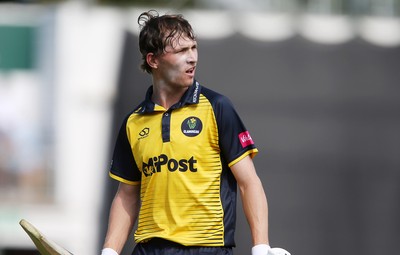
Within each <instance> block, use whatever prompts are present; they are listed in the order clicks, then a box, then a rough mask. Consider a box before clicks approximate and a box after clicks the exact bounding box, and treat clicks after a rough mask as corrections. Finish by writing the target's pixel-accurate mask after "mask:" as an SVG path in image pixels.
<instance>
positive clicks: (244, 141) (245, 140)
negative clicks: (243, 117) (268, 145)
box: [239, 131, 254, 148]
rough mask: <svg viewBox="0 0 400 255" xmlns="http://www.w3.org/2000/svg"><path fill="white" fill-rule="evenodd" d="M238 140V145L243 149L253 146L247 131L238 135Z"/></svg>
mask: <svg viewBox="0 0 400 255" xmlns="http://www.w3.org/2000/svg"><path fill="white" fill-rule="evenodd" d="M239 140H240V144H241V145H242V147H243V148H245V147H247V146H249V145H253V144H254V142H253V139H252V138H251V136H250V133H249V131H244V132H242V133H240V134H239Z"/></svg>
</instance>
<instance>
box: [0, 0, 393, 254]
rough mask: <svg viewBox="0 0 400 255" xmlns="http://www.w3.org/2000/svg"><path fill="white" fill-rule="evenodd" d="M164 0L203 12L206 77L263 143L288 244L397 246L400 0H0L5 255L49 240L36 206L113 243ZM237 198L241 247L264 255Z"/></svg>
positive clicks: (89, 248)
mask: <svg viewBox="0 0 400 255" xmlns="http://www.w3.org/2000/svg"><path fill="white" fill-rule="evenodd" d="M149 9H156V10H158V11H159V13H160V14H164V13H182V14H183V15H184V16H185V17H186V18H187V19H188V20H189V21H190V22H191V24H192V25H193V27H194V29H195V32H196V34H197V38H198V43H199V53H200V57H199V65H198V69H197V75H196V76H197V80H198V81H199V82H200V83H201V84H203V85H204V86H207V87H210V88H212V89H214V90H217V91H219V92H221V93H223V94H225V95H227V96H228V97H229V98H230V99H231V100H232V101H233V103H234V104H235V106H236V108H237V110H238V112H239V113H240V115H241V116H242V118H243V120H244V122H245V123H246V126H247V128H248V129H249V130H250V132H251V134H252V137H253V139H254V140H255V141H256V144H257V146H258V148H259V150H260V153H259V155H258V156H257V157H256V158H255V163H256V167H257V171H258V173H259V175H260V177H261V179H262V181H263V184H264V188H265V190H266V193H267V197H268V201H269V207H270V216H269V218H270V241H271V245H272V246H280V247H283V248H286V249H287V250H289V251H290V252H291V253H292V254H293V255H317V254H325V255H331V254H332V255H333V254H366V255H368V254H371V255H372V254H396V253H397V250H398V249H397V247H398V242H399V240H400V218H399V215H400V203H399V201H400V185H399V183H400V132H399V130H400V86H399V80H400V69H399V68H400V18H399V14H400V0H347V1H344V0H297V1H296V0H246V1H244V0H170V1H167V0H158V1H156V0H153V1H150V0H147V1H145V0H137V1H134V0H125V1H124V0H98V1H95V0H88V1H51V0H48V1H34V0H31V1H30V0H21V1H1V3H0V255H13V254H21V255H23V254H36V252H35V249H34V247H33V245H32V243H31V241H30V240H29V238H28V236H27V235H26V234H25V233H24V232H23V230H22V229H21V228H20V226H19V225H18V222H19V220H20V219H22V218H25V219H27V220H28V221H30V222H31V223H33V224H34V225H35V226H36V227H38V228H39V229H40V230H42V232H44V233H45V234H46V235H47V236H48V237H50V238H51V239H53V240H54V241H56V242H58V243H59V244H61V245H62V246H64V247H66V248H67V249H69V250H70V251H71V252H73V253H75V254H100V250H101V245H102V242H103V240H104V236H105V231H106V225H107V218H108V209H109V206H110V203H111V199H112V197H113V194H114V192H115V190H116V187H117V183H116V182H115V181H112V180H111V179H110V178H108V166H109V162H110V158H111V154H112V150H113V146H114V143H115V138H116V134H117V131H118V129H119V126H120V124H121V122H122V120H123V118H124V117H125V116H126V114H128V113H129V111H130V110H132V109H133V108H134V107H135V106H136V105H137V104H138V103H139V102H140V101H141V100H142V99H143V98H144V93H145V91H146V89H147V87H148V86H149V85H150V84H151V80H150V77H149V76H148V75H146V74H144V73H142V72H141V71H140V70H139V65H140V62H141V61H140V54H139V51H138V43H137V40H138V26H137V17H138V16H139V14H140V13H141V12H143V11H147V10H149ZM237 212H238V226H237V233H236V241H237V248H235V254H238V255H240V254H250V247H251V237H250V232H249V229H248V226H247V223H246V220H245V218H244V216H243V212H242V209H241V206H238V209H237ZM133 245H134V244H133V241H131V242H130V243H129V244H127V245H126V247H125V250H124V252H123V254H130V252H131V249H132V247H133Z"/></svg>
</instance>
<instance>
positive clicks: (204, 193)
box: [102, 11, 289, 255]
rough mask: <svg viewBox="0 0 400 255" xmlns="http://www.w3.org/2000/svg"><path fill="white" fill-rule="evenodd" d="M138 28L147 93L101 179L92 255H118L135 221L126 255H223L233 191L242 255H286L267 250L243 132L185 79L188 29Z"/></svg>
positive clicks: (180, 23)
mask: <svg viewBox="0 0 400 255" xmlns="http://www.w3.org/2000/svg"><path fill="white" fill-rule="evenodd" d="M138 23H139V25H140V27H141V31H140V35H139V47H140V52H141V54H142V58H143V63H142V66H141V68H142V69H143V70H144V71H145V72H147V73H148V74H150V75H151V77H152V86H150V87H149V88H148V91H147V94H146V95H145V99H144V101H143V102H142V103H141V104H140V105H139V106H138V107H137V108H136V109H134V110H133V111H132V112H131V113H130V114H129V115H128V116H127V117H126V118H125V120H124V121H123V123H122V126H121V129H120V131H119V135H118V137H117V141H116V145H115V149H114V154H113V159H112V164H111V169H110V173H109V174H110V176H111V177H112V178H114V179H115V180H117V181H119V182H120V183H119V188H118V191H117V192H116V195H115V197H114V200H113V203H112V205H111V209H110V217H109V223H108V231H107V235H106V238H105V242H104V248H103V250H102V254H103V255H111V254H113V255H115V254H119V253H120V252H121V251H122V249H123V247H124V244H125V242H126V241H127V238H128V235H129V233H130V232H131V231H132V229H133V226H134V224H135V222H136V221H137V222H138V227H137V229H136V231H135V242H136V243H137V245H136V246H135V248H134V251H133V253H132V254H133V255H156V254H162V255H197V254H198V255H200V254H216V255H219V254H221V255H222V254H224V255H227V254H233V252H232V247H234V246H235V241H234V233H235V225H236V222H235V220H236V194H237V187H238V188H239V191H240V195H241V199H242V202H243V203H242V204H243V209H244V212H245V215H246V218H247V221H248V223H249V226H250V230H251V235H252V242H253V247H252V249H251V253H252V255H266V254H289V253H285V252H286V251H284V250H283V249H279V248H274V249H275V250H274V249H271V248H270V246H269V239H268V206H267V199H266V195H265V192H264V190H263V186H262V183H261V181H260V179H259V177H258V176H257V173H256V170H255V167H254V164H253V161H252V158H253V157H254V156H255V155H256V154H257V152H258V150H257V148H256V146H255V144H254V141H253V139H252V137H251V135H250V133H249V131H248V130H247V129H246V127H245V126H244V124H243V122H242V121H241V119H240V117H239V116H238V114H237V112H236V111H235V109H234V107H233V106H232V104H231V102H230V101H229V100H228V99H227V98H226V97H225V96H223V95H221V94H219V93H217V92H214V91H213V90H210V89H208V88H206V87H205V86H203V85H201V84H200V82H199V81H197V80H196V79H195V74H196V67H197V61H198V49H197V47H198V46H197V42H196V38H195V35H194V32H193V30H192V27H191V25H190V24H189V23H188V21H187V20H185V19H184V18H183V17H182V16H181V15H162V16H160V15H158V13H157V12H155V11H149V12H145V13H142V14H141V15H140V16H139V18H138ZM279 252H281V253H279ZM249 253H250V250H249Z"/></svg>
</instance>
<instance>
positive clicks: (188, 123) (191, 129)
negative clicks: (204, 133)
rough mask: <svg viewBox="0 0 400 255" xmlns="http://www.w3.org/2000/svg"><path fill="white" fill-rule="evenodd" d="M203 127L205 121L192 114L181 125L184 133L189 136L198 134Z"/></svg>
mask: <svg viewBox="0 0 400 255" xmlns="http://www.w3.org/2000/svg"><path fill="white" fill-rule="evenodd" d="M202 129H203V123H202V122H201V120H200V119H199V118H197V117H194V116H191V117H189V118H186V119H185V120H184V121H183V122H182V125H181V130H182V133H183V134H184V135H186V136H189V137H194V136H197V135H199V134H200V133H201V130H202Z"/></svg>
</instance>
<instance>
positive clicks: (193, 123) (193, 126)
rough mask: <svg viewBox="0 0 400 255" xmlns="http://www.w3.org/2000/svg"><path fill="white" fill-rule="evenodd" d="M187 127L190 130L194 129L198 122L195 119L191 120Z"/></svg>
mask: <svg viewBox="0 0 400 255" xmlns="http://www.w3.org/2000/svg"><path fill="white" fill-rule="evenodd" d="M187 125H188V127H189V128H190V129H194V128H195V127H196V125H197V120H196V119H195V118H190V119H188V121H187Z"/></svg>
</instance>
